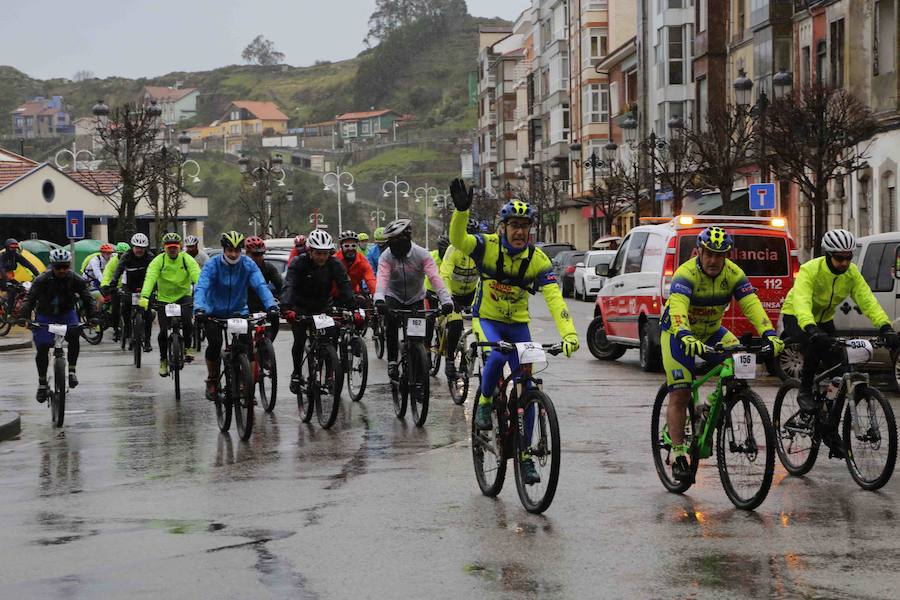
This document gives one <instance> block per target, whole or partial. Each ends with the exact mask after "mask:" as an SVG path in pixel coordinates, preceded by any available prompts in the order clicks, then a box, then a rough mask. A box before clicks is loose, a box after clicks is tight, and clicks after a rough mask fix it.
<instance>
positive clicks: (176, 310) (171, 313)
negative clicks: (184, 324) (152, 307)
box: [166, 304, 181, 317]
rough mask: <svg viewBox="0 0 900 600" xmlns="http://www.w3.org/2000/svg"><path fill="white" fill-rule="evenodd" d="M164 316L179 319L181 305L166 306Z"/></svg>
mask: <svg viewBox="0 0 900 600" xmlns="http://www.w3.org/2000/svg"><path fill="white" fill-rule="evenodd" d="M166 316H167V317H180V316H181V305H180V304H166Z"/></svg>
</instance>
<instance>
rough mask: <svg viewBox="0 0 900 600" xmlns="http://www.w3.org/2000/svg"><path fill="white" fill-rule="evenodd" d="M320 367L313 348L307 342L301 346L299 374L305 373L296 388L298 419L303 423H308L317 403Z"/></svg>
mask: <svg viewBox="0 0 900 600" xmlns="http://www.w3.org/2000/svg"><path fill="white" fill-rule="evenodd" d="M320 368H321V367H320V365H319V361H318V359H317V358H316V352H315V350H314V349H313V347H312V346H311V345H310V344H308V343H307V344H306V346H304V348H303V365H302V366H301V374H302V373H304V372H305V373H306V381H304V383H303V385H301V386H300V388H299V389H298V390H297V409H298V410H299V411H300V420H301V421H303V422H304V423H309V421H310V420H311V419H312V416H313V413H314V412H315V407H316V405H317V404H319V394H320V391H319V369H320Z"/></svg>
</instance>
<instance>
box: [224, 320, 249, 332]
mask: <svg viewBox="0 0 900 600" xmlns="http://www.w3.org/2000/svg"><path fill="white" fill-rule="evenodd" d="M247 327H248V326H247V319H228V333H234V334H237V335H243V334H245V333H247Z"/></svg>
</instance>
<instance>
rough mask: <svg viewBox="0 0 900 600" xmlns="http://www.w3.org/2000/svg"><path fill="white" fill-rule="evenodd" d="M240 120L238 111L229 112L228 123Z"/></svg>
mask: <svg viewBox="0 0 900 600" xmlns="http://www.w3.org/2000/svg"><path fill="white" fill-rule="evenodd" d="M240 120H241V111H239V110H233V111H231V117H230V118H229V121H240Z"/></svg>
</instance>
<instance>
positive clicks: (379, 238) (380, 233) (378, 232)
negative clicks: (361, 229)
mask: <svg viewBox="0 0 900 600" xmlns="http://www.w3.org/2000/svg"><path fill="white" fill-rule="evenodd" d="M372 235H373V236H375V241H376V242H386V241H387V238H386V237H384V227H378V228H376V229H375V231H374V232H372Z"/></svg>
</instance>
